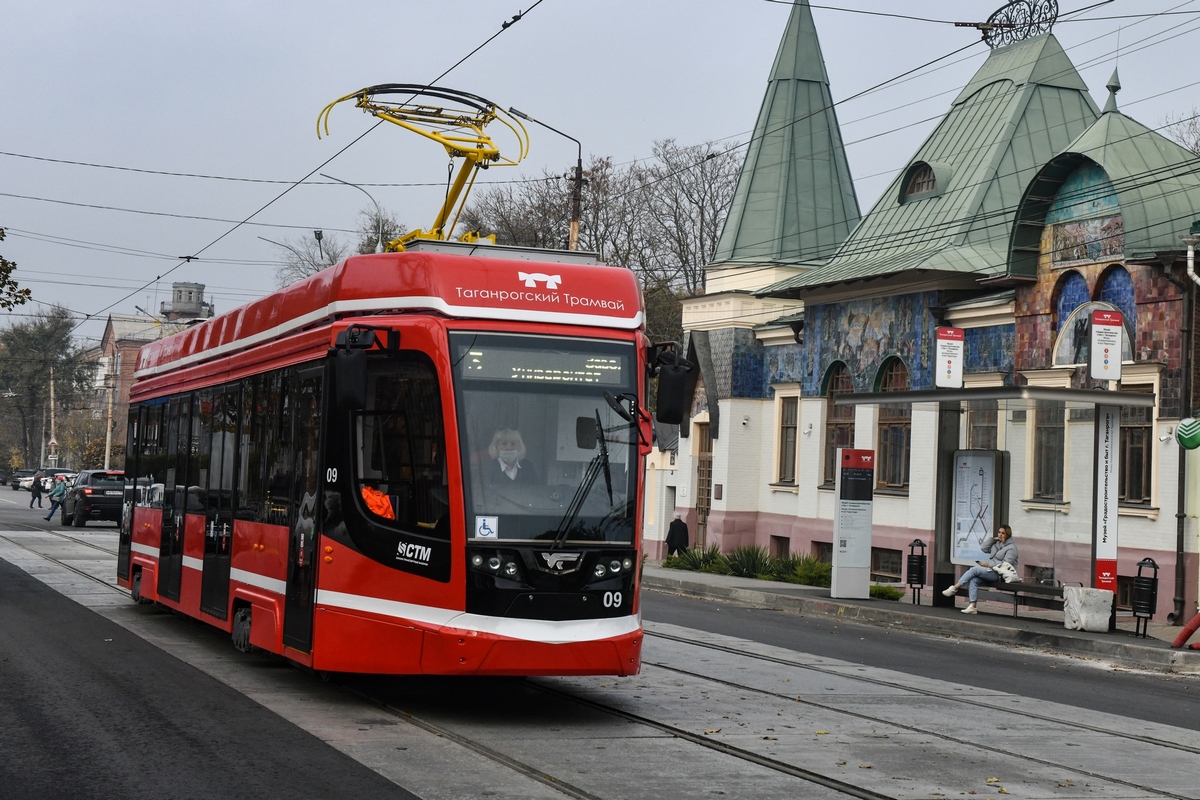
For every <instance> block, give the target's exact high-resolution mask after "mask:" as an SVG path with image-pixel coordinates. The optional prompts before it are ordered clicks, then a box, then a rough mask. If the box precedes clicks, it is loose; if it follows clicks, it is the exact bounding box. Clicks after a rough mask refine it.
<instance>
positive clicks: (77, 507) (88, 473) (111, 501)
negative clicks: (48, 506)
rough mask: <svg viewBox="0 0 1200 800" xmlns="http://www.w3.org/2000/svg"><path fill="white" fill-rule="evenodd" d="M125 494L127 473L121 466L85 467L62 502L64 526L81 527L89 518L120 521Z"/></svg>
mask: <svg viewBox="0 0 1200 800" xmlns="http://www.w3.org/2000/svg"><path fill="white" fill-rule="evenodd" d="M124 497H125V473H124V472H122V471H120V470H104V469H86V470H84V471H83V472H80V473H79V477H78V478H76V479H75V483H74V484H73V485H72V486H71V488H70V489H67V496H66V497H64V498H63V504H62V517H61V518H60V519H61V522H62V526H63V527H64V528H65V527H67V526H68V525H74V526H75V527H76V528H82V527H83V526H84V525H86V524H87V521H88V520H89V519H103V520H108V521H109V522H120V521H121V502H122V500H123V499H124Z"/></svg>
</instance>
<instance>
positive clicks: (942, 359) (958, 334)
mask: <svg viewBox="0 0 1200 800" xmlns="http://www.w3.org/2000/svg"><path fill="white" fill-rule="evenodd" d="M965 344H966V331H964V330H963V329H962V328H938V329H937V353H936V354H935V358H934V360H933V365H934V374H933V385H934V386H936V387H937V388H939V389H961V388H962V385H963V349H964V347H965Z"/></svg>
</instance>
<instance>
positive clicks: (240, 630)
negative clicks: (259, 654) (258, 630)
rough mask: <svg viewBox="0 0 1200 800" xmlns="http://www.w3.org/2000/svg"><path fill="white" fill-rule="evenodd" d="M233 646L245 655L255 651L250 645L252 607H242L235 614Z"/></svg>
mask: <svg viewBox="0 0 1200 800" xmlns="http://www.w3.org/2000/svg"><path fill="white" fill-rule="evenodd" d="M231 636H232V638H233V646H234V647H236V648H237V649H238V650H241V651H242V652H243V653H249V652H250V651H251V650H253V649H254V645H252V644H250V606H242V607H241V608H239V609H238V610H237V611H235V612H234V614H233V632H232V633H231Z"/></svg>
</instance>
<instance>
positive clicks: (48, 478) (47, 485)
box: [21, 467, 77, 492]
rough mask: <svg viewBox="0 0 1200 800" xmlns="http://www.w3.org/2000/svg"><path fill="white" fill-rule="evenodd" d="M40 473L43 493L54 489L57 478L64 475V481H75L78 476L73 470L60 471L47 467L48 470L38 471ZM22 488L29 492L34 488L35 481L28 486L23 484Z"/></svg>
mask: <svg viewBox="0 0 1200 800" xmlns="http://www.w3.org/2000/svg"><path fill="white" fill-rule="evenodd" d="M38 472H40V473H42V491H43V492H48V491H50V490H51V489H53V488H54V479H55V478H56V477H57V476H59V475H62V476H63V479H64V480H67V481H74V480H75V476H76V474H77V473H75V472H74V471H72V470H69V469H58V468H56V467H47V468H46V469H41V470H38ZM21 488H22V489H25V490H29V489H31V488H33V481H32V480H30V481H29V483H28V484H25V483H23V484H22V486H21Z"/></svg>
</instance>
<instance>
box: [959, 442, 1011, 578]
mask: <svg viewBox="0 0 1200 800" xmlns="http://www.w3.org/2000/svg"><path fill="white" fill-rule="evenodd" d="M1000 459H1001V455H1000V452H999V451H997V450H957V451H955V453H954V536H953V539H952V540H951V545H950V560H951V561H952V562H953V563H955V564H968V565H969V564H974V563H975V562H976V561H982V560H983V559H985V558H987V554H985V553H984V552H983V549H982V544H983V541H984V540H985V539H987V538H989V537H991V536H992V535H993V532H994V531H995V530H996V524H997V522H998V516H997V515H998V512H999V509H1000V503H999V502H998V498H997V492H996V487H997V479H998V478H999V477H1000V476H999V473H1000V467H1001V464H1002V462H1001V460H1000Z"/></svg>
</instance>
